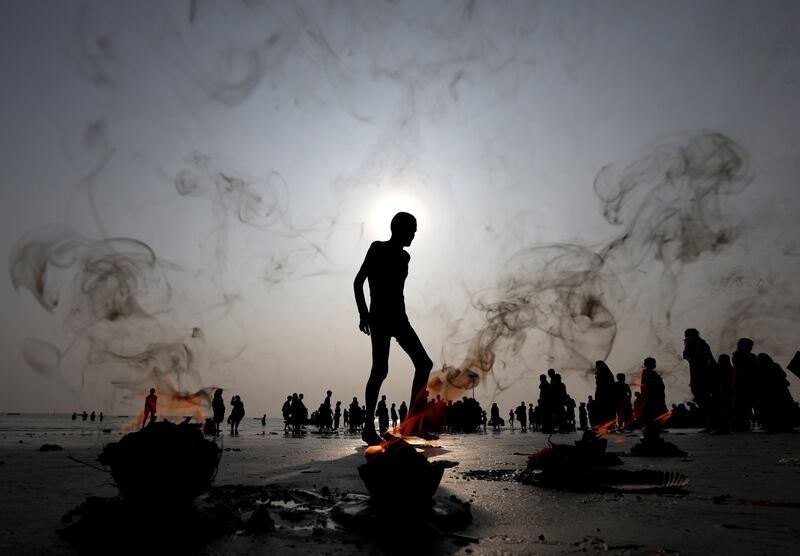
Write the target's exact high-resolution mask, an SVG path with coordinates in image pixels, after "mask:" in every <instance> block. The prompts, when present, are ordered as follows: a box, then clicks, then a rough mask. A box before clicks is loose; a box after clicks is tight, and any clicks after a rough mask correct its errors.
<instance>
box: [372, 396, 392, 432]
mask: <svg viewBox="0 0 800 556" xmlns="http://www.w3.org/2000/svg"><path fill="white" fill-rule="evenodd" d="M375 417H377V418H378V430H380V431H381V434H382V433H384V432H386V429H388V428H389V408H388V407H386V396H385V395H384V396H381V401H379V402H378V407H377V409H376V410H375Z"/></svg>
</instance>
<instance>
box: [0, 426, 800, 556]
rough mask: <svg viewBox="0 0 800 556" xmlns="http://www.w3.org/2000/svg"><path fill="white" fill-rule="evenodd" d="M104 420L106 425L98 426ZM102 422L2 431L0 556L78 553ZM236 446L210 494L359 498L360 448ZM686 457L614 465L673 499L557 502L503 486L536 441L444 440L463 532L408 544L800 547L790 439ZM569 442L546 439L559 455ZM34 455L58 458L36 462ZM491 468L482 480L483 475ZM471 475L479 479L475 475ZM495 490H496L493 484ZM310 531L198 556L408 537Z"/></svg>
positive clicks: (314, 442)
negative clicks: (72, 524) (663, 476)
mask: <svg viewBox="0 0 800 556" xmlns="http://www.w3.org/2000/svg"><path fill="white" fill-rule="evenodd" d="M5 419H6V420H7V419H10V417H5ZM109 421H111V420H109ZM110 424H111V422H107V423H105V424H92V426H91V427H89V426H88V424H83V423H78V424H77V425H76V427H77V428H81V426H82V427H83V428H82V430H80V431H79V432H76V431H75V430H72V429H69V427H67V428H66V430H65V431H60V432H59V431H53V430H49V431H41V430H40V431H31V430H27V431H26V430H13V428H12V429H8V428H5V429H4V430H3V431H2V436H0V470H1V471H2V474H3V477H4V481H3V484H2V487H0V488H2V503H0V523H2V527H0V553H2V554H4V555H17V554H19V555H27V554H51V555H60V554H64V555H67V554H76V553H79V551H78V550H76V549H75V548H74V547H73V546H72V545H70V544H69V543H67V542H65V541H64V540H63V539H62V538H61V537H60V536H59V535H58V534H57V530H58V529H60V528H63V527H64V526H65V524H64V523H63V522H62V516H64V515H65V514H67V513H68V512H69V511H70V510H72V509H73V508H75V507H76V506H78V505H79V504H80V503H82V502H83V501H84V500H85V499H86V498H87V497H88V496H98V497H113V496H115V495H116V494H117V489H116V488H115V486H114V485H113V484H112V482H111V477H110V475H109V474H108V473H106V472H103V471H100V470H96V469H93V468H91V467H89V466H87V465H83V464H81V463H79V462H78V461H75V460H80V461H84V462H87V463H95V458H96V457H97V455H98V454H99V453H100V451H102V448H103V446H104V445H105V444H106V443H108V442H112V441H115V440H118V439H119V438H120V436H121V434H122V433H121V432H120V431H119V430H115V429H112V430H111V432H103V428H106V430H108V426H109V425H110ZM246 424H247V427H243V429H242V432H241V434H240V435H239V436H238V437H231V436H227V435H226V436H223V437H221V438H220V439H219V443H220V445H221V446H222V448H223V455H222V460H221V463H220V467H219V472H218V474H217V476H216V479H215V481H214V488H222V487H224V486H225V485H245V486H266V485H270V487H271V488H281V489H289V490H291V489H295V490H298V491H299V490H304V491H308V492H311V493H319V492H324V491H330V492H331V493H333V494H334V495H335V496H339V497H342V496H344V495H346V494H348V493H353V494H361V495H365V494H367V492H366V489H365V487H364V484H363V483H362V482H361V480H360V479H359V476H358V473H357V467H358V465H359V464H361V463H362V462H363V461H364V456H363V451H364V445H363V444H362V442H361V441H360V439H358V438H356V437H354V436H351V435H349V434H345V433H341V434H334V435H320V434H315V433H313V432H310V433H308V434H306V435H304V436H302V437H293V436H286V435H284V434H283V431H282V427H281V426H280V424H279V423H276V422H274V421H272V420H271V421H270V422H269V423H268V425H267V427H264V428H262V427H261V426H260V424H257V422H256V421H253V422H252V423H251V422H247V423H246ZM666 436H667V437H668V438H669V440H670V441H671V442H674V443H675V444H677V445H678V446H679V447H680V448H682V449H683V450H685V451H687V452H688V453H689V456H688V457H685V458H676V459H651V458H635V457H629V456H624V457H623V461H624V465H623V468H625V469H631V470H635V469H660V470H665V471H670V470H673V471H680V472H682V473H684V474H686V475H687V476H688V477H689V485H688V487H686V488H685V489H683V491H682V492H680V493H672V494H633V493H625V494H619V493H599V492H588V493H586V492H583V493H575V492H561V491H555V490H549V489H543V488H538V487H534V486H529V485H524V484H520V483H517V482H515V481H513V480H512V478H513V475H514V474H515V473H517V472H518V471H520V470H522V469H523V468H524V467H525V462H526V458H527V455H528V454H530V453H532V452H534V451H536V450H537V449H539V448H541V447H544V446H546V445H547V437H546V436H545V435H543V434H539V433H526V432H520V431H519V430H516V431H511V430H507V429H506V430H503V431H500V432H497V433H494V432H488V433H486V434H473V435H447V434H444V435H442V436H441V438H440V439H439V440H438V441H436V442H434V443H431V444H429V447H428V448H427V449H426V453H427V454H428V455H429V456H430V458H431V460H435V459H437V458H445V459H448V460H455V461H458V462H459V465H458V466H457V467H454V468H451V469H447V470H446V471H445V475H444V479H443V480H442V483H441V486H440V487H439V491H438V493H437V497H449V496H451V495H455V496H456V497H458V498H459V499H461V500H463V501H465V502H469V504H470V508H471V513H472V523H471V525H469V526H468V527H466V528H464V529H462V530H460V531H458V534H459V535H462V536H464V537H467V538H472V539H475V540H477V542H466V541H464V540H463V539H460V538H455V539H454V538H449V537H444V538H441V539H439V540H436V541H433V542H426V543H425V545H421V546H418V549H419V551H421V552H430V553H445V554H580V553H585V552H604V553H606V552H607V553H611V554H794V553H796V552H795V551H796V548H797V546H798V542H799V541H800V525H798V517H800V480H799V479H800V465H798V458H799V457H800V450H799V449H798V440H797V436H796V435H795V434H791V433H787V434H765V433H760V432H755V433H748V434H728V435H710V434H705V433H700V432H698V431H695V430H677V429H676V430H673V431H671V432H670V433H668V434H667V435H666ZM577 438H578V435H560V436H554V437H552V440H553V441H554V442H559V443H571V442H572V441H573V440H575V439H577ZM637 441H638V434H636V433H623V434H615V435H612V436H611V442H609V451H614V452H619V453H627V452H628V451H629V450H630V448H631V446H632V445H633V444H635V443H636V442H637ZM43 444H58V445H60V446H62V448H63V449H62V450H54V451H49V452H42V451H40V447H41V446H42V445H43ZM488 470H493V471H495V473H494V478H495V479H501V480H484V479H482V478H470V477H471V476H472V477H475V476H477V477H485V476H486V475H485V474H482V473H480V472H481V471H488ZM476 472H477V473H476ZM503 479H504V480H503ZM317 523H318V524H319V527H307V526H299V525H297V524H295V525H294V526H293V525H292V524H291V523H288V522H286V523H284V522H283V521H282V520H281V519H280V518H278V517H277V516H276V528H275V529H274V530H273V531H271V532H269V533H265V534H260V535H252V534H251V535H248V534H244V533H243V532H237V533H235V534H233V535H230V536H226V537H223V538H219V539H217V540H214V541H212V542H211V543H209V544H207V545H206V546H205V547H204V548H203V549H202V550H200V551H199V553H200V554H209V555H211V554H215V555H228V554H267V553H279V554H317V553H319V554H352V553H375V552H388V551H391V548H392V544H391V543H388V544H387V543H386V542H381V541H380V539H381V538H384V539H385V538H391V536H393V535H411V534H412V532H408V531H404V530H403V524H402V523H386V524H385V531H383V532H380V533H379V534H377V535H376V536H375V537H374V538H367V537H365V536H364V535H360V534H357V533H355V532H353V531H349V530H347V529H346V528H342V527H341V526H338V525H336V524H335V523H333V522H331V521H330V520H326V519H325V518H317Z"/></svg>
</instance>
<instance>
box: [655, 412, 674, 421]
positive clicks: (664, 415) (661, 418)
mask: <svg viewBox="0 0 800 556" xmlns="http://www.w3.org/2000/svg"><path fill="white" fill-rule="evenodd" d="M671 415H672V411H667V412H666V413H662V414H661V415H659V416H658V417H656V418H655V419H653V420H652V421H650V424H653V423H665V422H666V421H667V419H669V418H670V416H671Z"/></svg>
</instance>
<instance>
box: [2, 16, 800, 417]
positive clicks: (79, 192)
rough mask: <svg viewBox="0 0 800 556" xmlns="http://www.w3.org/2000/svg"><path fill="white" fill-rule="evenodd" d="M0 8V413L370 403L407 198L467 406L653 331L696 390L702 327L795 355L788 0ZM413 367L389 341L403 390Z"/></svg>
mask: <svg viewBox="0 0 800 556" xmlns="http://www.w3.org/2000/svg"><path fill="white" fill-rule="evenodd" d="M0 9H1V10H2V17H0V45H1V46H0V74H2V75H3V76H4V78H3V79H2V81H0V111H1V112H2V122H3V133H2V135H1V136H0V140H1V141H2V149H0V153H2V154H0V157H2V159H0V162H1V163H0V187H2V204H0V207H1V208H0V210H2V217H1V218H0V229H2V236H1V240H0V241H1V242H2V244H1V245H0V248H1V249H2V253H3V254H4V256H5V260H6V261H8V263H7V264H8V266H7V268H8V271H7V272H5V273H3V274H2V276H3V277H2V278H0V297H1V298H2V302H3V306H4V310H3V312H2V320H1V321H0V327H1V328H0V353H2V356H3V362H4V365H3V372H2V383H1V385H0V386H1V387H0V410H2V411H31V410H41V411H52V410H57V411H72V410H81V409H83V408H86V409H89V410H91V409H94V408H96V409H103V410H105V411H131V410H132V408H138V407H139V406H140V405H141V403H142V400H143V396H144V393H145V392H146V390H147V389H148V388H149V387H150V386H151V385H153V384H157V385H158V386H159V388H160V389H163V388H165V387H166V386H165V385H167V384H172V385H174V386H175V387H176V388H180V389H185V390H192V391H193V390H197V389H200V388H202V387H210V386H220V387H223V388H225V390H226V395H232V394H234V393H238V394H240V395H241V396H242V398H243V399H244V401H245V404H246V407H247V411H248V414H249V415H251V416H255V415H261V414H262V413H264V412H266V413H267V414H268V415H270V416H278V415H279V408H280V404H281V402H282V400H283V399H285V396H286V395H287V394H290V393H292V392H304V393H305V395H306V399H307V401H308V402H309V403H308V405H309V407H310V408H311V409H314V408H315V407H316V405H317V404H318V403H319V402H320V401H321V400H322V399H323V397H324V391H325V390H326V389H328V388H330V389H332V390H333V391H334V399H335V400H337V399H338V400H342V401H344V402H345V403H346V402H347V400H350V398H351V397H352V396H353V395H357V396H358V397H359V399H360V400H361V399H363V390H364V384H365V381H366V378H367V375H368V371H369V366H370V350H369V339H368V338H367V337H366V336H364V335H362V334H361V333H360V332H359V331H358V315H357V311H356V307H355V302H354V299H353V293H352V281H353V278H354V276H355V273H356V271H357V269H358V266H359V265H360V263H361V260H362V259H363V257H364V254H365V253H366V250H367V247H368V246H369V244H370V242H371V241H373V240H376V239H387V238H388V235H389V234H388V224H389V219H390V218H391V216H392V215H393V214H394V213H395V212H396V211H398V210H408V211H410V212H412V213H414V214H415V215H417V217H418V222H419V230H418V233H417V236H416V239H415V241H414V243H413V244H412V245H411V247H410V248H409V252H410V254H411V266H410V273H409V277H408V280H407V282H406V306H407V309H408V313H409V317H410V319H411V322H412V324H413V325H414V326H415V328H416V329H417V332H418V333H419V335H420V337H421V339H422V341H423V344H424V345H425V347H426V349H427V350H428V352H429V353H430V355H431V357H432V358H433V360H434V363H435V366H436V368H440V367H441V366H442V365H445V364H446V365H454V366H456V367H463V366H464V363H465V362H466V363H469V362H470V360H469V358H470V357H471V356H474V355H475V350H476V349H477V350H485V349H487V348H491V349H492V350H493V351H494V353H495V354H496V356H497V360H496V362H495V366H494V370H493V372H492V373H491V375H489V376H482V378H483V380H482V383H481V384H480V385H479V386H478V387H477V389H476V394H477V396H478V398H479V400H480V401H481V402H482V403H484V404H485V403H487V402H489V401H490V400H492V399H494V398H496V399H498V400H499V401H500V403H501V406H509V405H510V404H511V403H514V404H518V403H519V401H522V400H525V401H533V400H534V399H535V397H536V395H537V394H536V390H535V387H536V384H537V382H536V380H537V376H538V374H539V373H540V372H544V371H545V370H546V369H547V367H549V366H555V367H556V368H557V369H559V370H561V371H562V374H563V375H564V378H565V381H566V383H567V385H568V387H569V389H570V391H571V393H572V394H573V396H574V397H575V398H576V399H578V400H579V401H580V400H582V399H584V398H585V396H586V395H587V394H588V393H589V390H590V388H591V389H592V390H593V383H592V381H591V380H587V378H586V377H587V376H588V375H587V371H586V368H587V367H588V366H589V365H590V364H591V363H592V362H593V361H594V360H595V359H597V358H600V357H607V360H608V362H609V364H610V366H611V368H612V369H613V370H614V371H615V372H617V371H623V372H626V373H628V374H629V376H631V381H632V382H635V373H636V371H637V369H638V368H639V364H640V363H641V360H642V359H643V358H644V357H645V356H647V355H654V356H656V358H657V359H658V362H659V368H660V369H662V370H663V372H664V374H665V377H666V382H667V386H668V393H667V397H668V401H681V400H684V399H686V398H687V396H688V369H687V367H686V365H685V363H683V362H681V360H680V358H679V356H678V354H679V353H680V350H681V349H682V342H681V340H682V337H683V336H682V333H683V330H684V329H685V328H687V327H690V326H694V327H697V328H699V329H700V330H701V333H702V334H703V336H704V337H705V338H706V339H707V340H708V341H709V343H710V344H711V347H712V349H713V350H714V352H715V353H721V352H730V351H731V350H732V349H733V346H734V344H735V341H736V339H737V338H738V337H740V336H743V335H748V336H750V337H752V338H753V339H754V340H755V341H756V350H757V351H762V350H763V351H768V352H769V353H771V354H772V355H773V356H774V357H775V358H776V360H777V361H778V362H779V363H781V364H782V365H784V366H785V364H786V363H787V362H788V361H789V359H790V358H791V356H792V355H793V354H794V352H795V351H796V350H797V349H800V327H798V319H797V315H798V314H799V313H798V310H800V281H798V279H797V276H798V271H800V220H798V218H797V211H798V208H799V207H800V203H799V201H800V192H799V191H798V185H799V184H798V183H797V176H798V174H799V172H800V142H799V141H798V136H797V129H798V122H800V105H798V102H797V99H798V98H800V64H799V63H798V61H800V36H799V35H798V33H797V29H798V26H800V4H798V3H797V2H792V1H786V2H779V1H762V2H755V1H752V2H734V1H731V0H720V1H707V2H702V1H694V0H693V1H685V2H680V1H679V2H642V1H635V2H622V1H620V2H583V1H581V2H566V1H552V2H522V1H520V2H497V1H478V2H431V1H419V2H411V1H405V2H404V1H392V2H375V1H364V2H346V1H340V2H319V1H313V2H291V1H279V2H257V1H255V0H243V1H241V2H211V1H204V0H197V1H192V2H190V1H175V2H167V1H161V2H156V1H144V2H122V1H120V2H116V1H102V2H101V1H97V2H82V3H79V2H73V1H64V2H55V1H49V2H44V1H32V0H26V1H10V2H4V3H3V5H2V8H0ZM15 286H16V288H15ZM153 367H158V368H159V369H160V372H161V374H159V376H158V377H155V376H154V375H153V372H152V368H153ZM411 375H412V371H411V364H410V362H409V361H408V360H407V359H406V358H405V356H404V355H403V354H402V352H401V351H400V350H399V348H397V346H396V344H394V345H393V354H392V358H391V363H390V374H389V378H388V379H387V381H386V383H385V386H384V392H385V393H386V394H387V395H388V397H389V399H390V400H392V401H396V402H398V403H399V401H400V400H401V399H404V398H405V396H407V392H408V390H409V388H410V383H411ZM789 380H790V381H791V383H792V391H793V394H794V395H795V398H797V397H798V394H800V380H798V379H797V378H796V377H794V376H793V375H790V377H789Z"/></svg>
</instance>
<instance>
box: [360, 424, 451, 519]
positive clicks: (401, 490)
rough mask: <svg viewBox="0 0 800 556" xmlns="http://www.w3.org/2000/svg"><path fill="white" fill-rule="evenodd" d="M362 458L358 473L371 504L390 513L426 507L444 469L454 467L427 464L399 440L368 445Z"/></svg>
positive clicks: (439, 462) (443, 463)
mask: <svg viewBox="0 0 800 556" xmlns="http://www.w3.org/2000/svg"><path fill="white" fill-rule="evenodd" d="M366 457H367V462H366V463H365V464H363V465H360V466H359V468H358V474H359V476H360V477H361V480H362V481H364V484H365V485H366V487H367V490H368V491H369V493H370V495H372V502H373V504H374V505H375V506H376V507H377V508H379V509H382V510H390V511H398V510H401V511H405V510H409V509H411V510H414V509H418V510H419V509H426V508H430V507H431V506H432V505H433V495H434V494H435V493H436V489H437V488H438V487H439V482H440V481H441V480H442V475H443V474H444V470H445V468H447V467H452V466H453V465H455V463H453V462H445V461H436V462H433V463H431V462H429V461H428V459H427V458H426V457H425V456H424V455H422V454H421V453H419V452H417V450H416V449H415V448H414V447H413V446H412V445H411V444H409V443H408V442H406V441H405V440H403V439H402V438H395V439H392V440H389V441H386V442H382V443H381V445H380V446H370V447H369V448H367V451H366Z"/></svg>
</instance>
